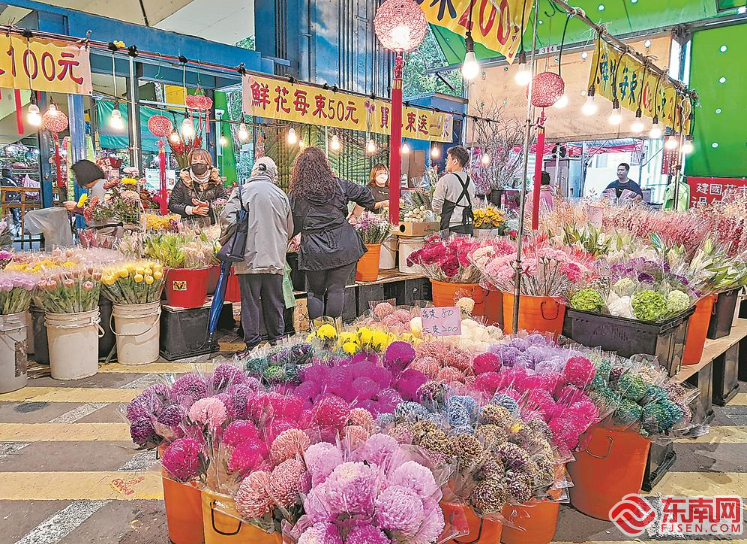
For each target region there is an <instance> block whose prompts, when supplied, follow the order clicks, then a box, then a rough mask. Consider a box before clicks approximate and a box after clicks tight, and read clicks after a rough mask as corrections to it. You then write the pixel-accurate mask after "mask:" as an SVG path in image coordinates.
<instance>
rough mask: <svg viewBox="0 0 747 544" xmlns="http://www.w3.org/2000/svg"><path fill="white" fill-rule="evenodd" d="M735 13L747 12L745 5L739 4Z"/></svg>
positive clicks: (742, 13)
mask: <svg viewBox="0 0 747 544" xmlns="http://www.w3.org/2000/svg"><path fill="white" fill-rule="evenodd" d="M737 13H739V15H744V14H745V13H747V6H739V7H738V8H737Z"/></svg>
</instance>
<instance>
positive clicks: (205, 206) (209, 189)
mask: <svg viewBox="0 0 747 544" xmlns="http://www.w3.org/2000/svg"><path fill="white" fill-rule="evenodd" d="M219 198H228V193H227V192H226V188H225V187H224V186H223V180H221V178H220V175H219V174H218V169H217V168H214V167H213V159H212V157H211V156H210V153H208V152H207V151H206V150H204V149H194V150H192V151H191V152H190V154H189V168H185V169H184V170H182V171H181V173H180V176H179V181H177V182H176V185H175V186H174V190H173V191H171V196H170V197H169V211H171V212H172V213H178V214H179V215H181V216H182V218H183V219H184V218H189V219H192V220H193V221H195V222H196V223H198V224H199V225H200V226H210V225H212V224H215V223H216V221H217V218H216V217H215V214H214V213H213V210H212V207H211V203H212V202H213V201H215V200H218V199H219Z"/></svg>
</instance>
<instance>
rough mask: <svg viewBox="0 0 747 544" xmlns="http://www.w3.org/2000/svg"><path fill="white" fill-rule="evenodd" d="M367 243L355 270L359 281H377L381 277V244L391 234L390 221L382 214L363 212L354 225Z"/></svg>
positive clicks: (362, 239)
mask: <svg viewBox="0 0 747 544" xmlns="http://www.w3.org/2000/svg"><path fill="white" fill-rule="evenodd" d="M353 228H354V229H355V231H356V232H357V233H358V236H360V238H361V241H362V242H363V243H364V244H365V245H366V249H367V251H366V253H365V254H364V255H363V257H361V258H360V260H359V261H358V267H357V269H356V272H355V279H356V280H357V281H376V280H377V279H378V277H379V257H380V256H381V244H382V243H383V242H384V240H386V238H387V237H388V236H389V234H390V230H391V227H390V225H389V221H388V220H387V219H386V218H384V217H383V216H381V215H377V214H375V213H371V212H363V213H362V214H361V216H360V217H359V218H358V221H356V223H355V225H354V226H353Z"/></svg>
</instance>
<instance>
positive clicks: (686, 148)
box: [682, 137, 695, 155]
mask: <svg viewBox="0 0 747 544" xmlns="http://www.w3.org/2000/svg"><path fill="white" fill-rule="evenodd" d="M694 149H695V147H694V146H693V143H692V141H691V140H690V139H689V137H688V139H687V140H685V143H684V144H682V153H683V154H684V155H689V154H690V153H692V152H693V150H694Z"/></svg>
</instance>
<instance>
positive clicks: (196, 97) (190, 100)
mask: <svg viewBox="0 0 747 544" xmlns="http://www.w3.org/2000/svg"><path fill="white" fill-rule="evenodd" d="M184 103H185V104H186V105H187V107H188V108H189V109H192V110H200V111H207V110H209V109H210V108H212V107H213V100H212V99H211V98H210V97H209V96H207V95H206V94H205V91H203V90H202V89H200V88H198V89H197V90H196V91H195V94H189V95H187V97H186V98H185V99H184Z"/></svg>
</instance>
